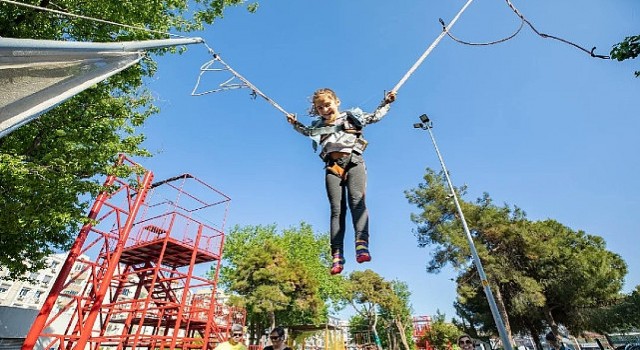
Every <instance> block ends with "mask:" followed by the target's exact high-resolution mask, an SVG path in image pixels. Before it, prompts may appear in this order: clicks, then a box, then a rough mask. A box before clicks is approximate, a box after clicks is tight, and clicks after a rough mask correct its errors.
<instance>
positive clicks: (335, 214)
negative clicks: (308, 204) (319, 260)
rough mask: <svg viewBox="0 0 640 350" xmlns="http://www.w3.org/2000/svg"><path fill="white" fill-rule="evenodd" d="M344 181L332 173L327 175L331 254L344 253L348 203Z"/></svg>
mask: <svg viewBox="0 0 640 350" xmlns="http://www.w3.org/2000/svg"><path fill="white" fill-rule="evenodd" d="M342 182H343V181H342V179H341V178H340V177H339V176H336V175H334V174H332V173H330V172H327V173H326V174H325V187H326V189H327V197H328V198H329V205H330V207H331V221H330V224H331V225H330V230H331V253H332V254H333V253H334V252H335V251H337V250H339V251H340V253H342V252H343V251H344V249H343V246H344V231H345V219H346V215H347V201H346V198H345V187H344V185H343V183H342Z"/></svg>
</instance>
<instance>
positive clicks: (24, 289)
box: [18, 288, 31, 299]
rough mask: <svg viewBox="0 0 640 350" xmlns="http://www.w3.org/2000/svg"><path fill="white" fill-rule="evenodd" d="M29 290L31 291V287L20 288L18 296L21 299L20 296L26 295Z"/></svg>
mask: <svg viewBox="0 0 640 350" xmlns="http://www.w3.org/2000/svg"><path fill="white" fill-rule="evenodd" d="M30 291H31V289H29V288H22V289H20V292H19V293H18V298H20V299H22V298H24V297H26V296H27V294H29V292H30Z"/></svg>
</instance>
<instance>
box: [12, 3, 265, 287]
mask: <svg viewBox="0 0 640 350" xmlns="http://www.w3.org/2000/svg"><path fill="white" fill-rule="evenodd" d="M31 3H33V4H35V5H37V6H40V7H42V8H50V9H54V10H58V11H63V12H69V13H73V14H77V15H82V16H87V17H93V18H99V19H103V20H108V21H112V22H115V23H120V24H125V25H130V26H136V27H145V28H149V29H151V30H154V31H158V32H169V31H174V32H175V31H178V32H189V31H193V30H197V29H202V28H203V27H204V25H205V24H211V23H212V22H213V21H214V19H215V18H218V17H221V16H222V15H223V10H224V8H225V7H227V6H232V5H240V4H243V3H244V1H243V0H193V1H187V0H161V1H130V0H103V1H93V2H86V1H79V0H60V1H56V2H55V4H54V3H53V2H50V1H48V0H41V1H39V2H33V1H32V2H31ZM247 7H248V9H249V10H250V11H254V10H255V9H256V7H257V4H255V3H254V4H250V5H248V6H247ZM193 9H195V10H193ZM0 19H1V20H0V36H2V37H11V38H30V39H51V40H65V41H92V42H114V41H125V40H126V41H129V40H146V39H158V38H165V37H166V35H163V34H158V33H157V32H150V31H144V30H135V29H130V28H125V27H121V26H117V25H111V24H104V23H98V22H95V21H91V20H86V19H79V18H75V17H70V16H62V15H58V14H52V13H50V12H46V11H38V10H34V9H30V8H25V7H20V6H16V5H13V4H8V3H2V5H0ZM169 51H172V52H173V51H175V50H174V49H162V50H156V51H155V53H156V54H163V53H166V52H169ZM155 68H156V67H155V62H154V61H153V58H152V57H151V56H147V57H146V58H144V59H143V60H142V61H141V63H140V64H137V65H134V66H132V67H130V68H128V69H127V70H125V71H123V72H120V73H119V74H116V75H115V76H113V77H111V78H109V79H108V81H105V82H101V83H99V84H96V85H95V86H94V87H92V88H90V89H88V90H87V91H84V92H83V93H81V94H79V95H77V96H76V97H74V98H72V99H71V100H69V101H67V102H65V103H63V104H62V105H60V106H58V107H56V108H54V109H53V110H51V111H49V112H47V113H45V114H44V115H42V116H41V117H40V118H39V119H37V120H36V121H33V122H31V123H29V124H27V125H26V126H23V127H21V128H20V129H18V130H16V131H14V132H13V133H11V134H10V135H8V136H6V137H4V138H2V139H0V213H1V214H0V227H1V229H0V267H4V268H6V269H8V271H9V272H10V276H11V277H14V278H15V277H18V276H20V275H21V274H23V273H24V272H25V271H27V270H31V271H35V270H38V269H41V268H43V267H44V257H45V256H47V255H49V254H51V253H53V252H55V251H57V250H64V249H67V248H68V247H69V244H70V243H71V241H72V239H73V237H74V236H75V235H76V234H77V231H78V228H79V225H80V224H82V223H83V219H84V216H85V210H86V208H87V206H88V202H89V201H90V198H91V197H92V196H94V195H95V194H96V193H97V192H99V191H100V189H101V188H100V186H101V185H100V183H101V181H99V180H98V179H100V178H102V177H104V175H106V174H109V173H113V171H114V169H113V164H114V162H115V160H116V157H117V155H118V154H119V153H124V154H127V155H130V156H148V155H149V152H147V151H146V150H144V149H143V148H141V146H140V145H141V143H142V141H143V140H144V138H145V136H144V135H143V134H141V133H139V132H138V131H137V128H138V127H139V126H141V125H142V124H143V123H144V121H145V120H146V119H147V118H149V117H150V116H151V115H153V114H155V113H157V112H158V109H157V108H156V107H155V106H154V105H153V102H154V101H153V98H152V97H151V95H150V94H149V92H148V91H147V90H146V89H145V88H144V84H143V82H144V78H145V77H149V76H152V75H153V73H154V72H155Z"/></svg>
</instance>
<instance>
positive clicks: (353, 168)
mask: <svg viewBox="0 0 640 350" xmlns="http://www.w3.org/2000/svg"><path fill="white" fill-rule="evenodd" d="M353 158H354V159H353V160H354V161H355V163H356V164H351V165H350V166H349V169H348V174H349V175H348V177H347V189H348V190H349V209H350V210H351V218H352V219H353V230H354V231H355V237H356V241H364V242H366V243H367V244H368V242H369V212H368V211H367V204H366V203H365V197H366V191H367V167H366V165H365V163H364V159H362V157H360V156H355V155H354V156H353Z"/></svg>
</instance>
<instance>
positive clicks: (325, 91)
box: [309, 88, 340, 116]
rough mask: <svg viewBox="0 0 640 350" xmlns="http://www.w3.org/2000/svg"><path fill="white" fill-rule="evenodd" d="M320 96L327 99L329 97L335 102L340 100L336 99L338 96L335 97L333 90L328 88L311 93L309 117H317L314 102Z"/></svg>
mask: <svg viewBox="0 0 640 350" xmlns="http://www.w3.org/2000/svg"><path fill="white" fill-rule="evenodd" d="M322 95H329V97H331V98H332V99H334V100H336V101H340V99H339V98H338V95H336V93H335V91H333V90H331V89H329V88H322V89H318V90H316V91H315V92H314V93H313V96H312V97H311V108H309V115H311V116H317V115H318V111H317V110H316V105H315V102H316V100H317V99H319V98H320V96H322Z"/></svg>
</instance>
